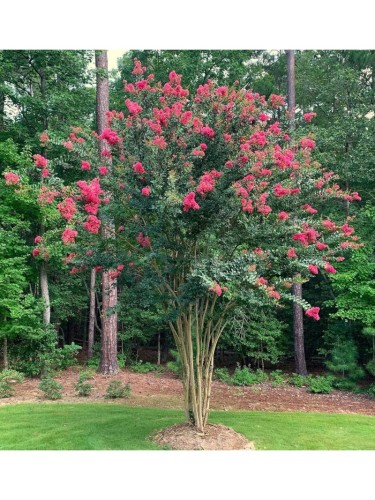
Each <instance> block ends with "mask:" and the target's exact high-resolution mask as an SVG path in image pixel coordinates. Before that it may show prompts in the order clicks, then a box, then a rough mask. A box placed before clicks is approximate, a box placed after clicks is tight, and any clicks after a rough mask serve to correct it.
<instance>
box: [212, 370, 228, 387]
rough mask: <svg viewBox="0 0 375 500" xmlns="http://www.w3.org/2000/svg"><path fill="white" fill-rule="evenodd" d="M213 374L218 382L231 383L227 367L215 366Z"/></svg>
mask: <svg viewBox="0 0 375 500" xmlns="http://www.w3.org/2000/svg"><path fill="white" fill-rule="evenodd" d="M214 375H215V378H217V379H218V380H220V382H225V383H226V384H230V383H231V376H230V375H229V371H228V368H216V369H215V371H214Z"/></svg>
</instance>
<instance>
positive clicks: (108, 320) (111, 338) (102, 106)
mask: <svg viewBox="0 0 375 500" xmlns="http://www.w3.org/2000/svg"><path fill="white" fill-rule="evenodd" d="M95 66H96V70H97V74H96V130H97V133H98V134H99V135H100V134H101V133H102V132H103V130H104V129H105V128H106V127H107V118H106V113H107V112H108V111H109V81H108V57H107V51H106V50H97V51H96V52H95ZM100 144H101V146H100V150H102V149H105V146H104V142H103V141H102V142H101V143H100ZM106 224H107V226H112V225H113V224H112V222H111V221H106ZM103 237H104V238H108V239H109V238H112V235H111V233H110V232H109V231H107V230H105V229H104V230H103ZM102 295H103V299H102V313H101V318H102V345H101V356H100V365H99V369H98V370H99V372H100V373H104V374H113V373H117V372H118V364H117V312H116V306H117V281H116V279H112V278H111V274H110V271H104V272H103V278H102Z"/></svg>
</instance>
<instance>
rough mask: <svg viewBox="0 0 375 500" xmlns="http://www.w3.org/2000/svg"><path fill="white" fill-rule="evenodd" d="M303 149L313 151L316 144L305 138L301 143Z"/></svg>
mask: <svg viewBox="0 0 375 500" xmlns="http://www.w3.org/2000/svg"><path fill="white" fill-rule="evenodd" d="M299 143H300V145H301V147H302V148H307V149H313V148H315V146H316V142H315V141H313V140H312V139H309V138H308V137H304V138H303V139H301V140H300V141H299Z"/></svg>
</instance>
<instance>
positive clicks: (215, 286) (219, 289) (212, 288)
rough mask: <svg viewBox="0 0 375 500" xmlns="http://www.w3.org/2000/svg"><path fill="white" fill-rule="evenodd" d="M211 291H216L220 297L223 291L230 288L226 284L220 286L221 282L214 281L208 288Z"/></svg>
mask: <svg viewBox="0 0 375 500" xmlns="http://www.w3.org/2000/svg"><path fill="white" fill-rule="evenodd" d="M208 290H209V291H210V292H214V293H216V295H218V296H219V297H220V296H221V295H222V293H223V292H226V291H227V290H228V288H227V287H226V286H223V287H222V286H220V285H219V283H217V282H216V281H214V282H213V285H212V286H210V287H209V288H208Z"/></svg>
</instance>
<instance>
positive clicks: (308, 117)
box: [303, 113, 316, 122]
mask: <svg viewBox="0 0 375 500" xmlns="http://www.w3.org/2000/svg"><path fill="white" fill-rule="evenodd" d="M314 116H316V113H305V114H304V115H303V118H304V119H305V120H306V121H307V122H311V120H312V119H313V118H314Z"/></svg>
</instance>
